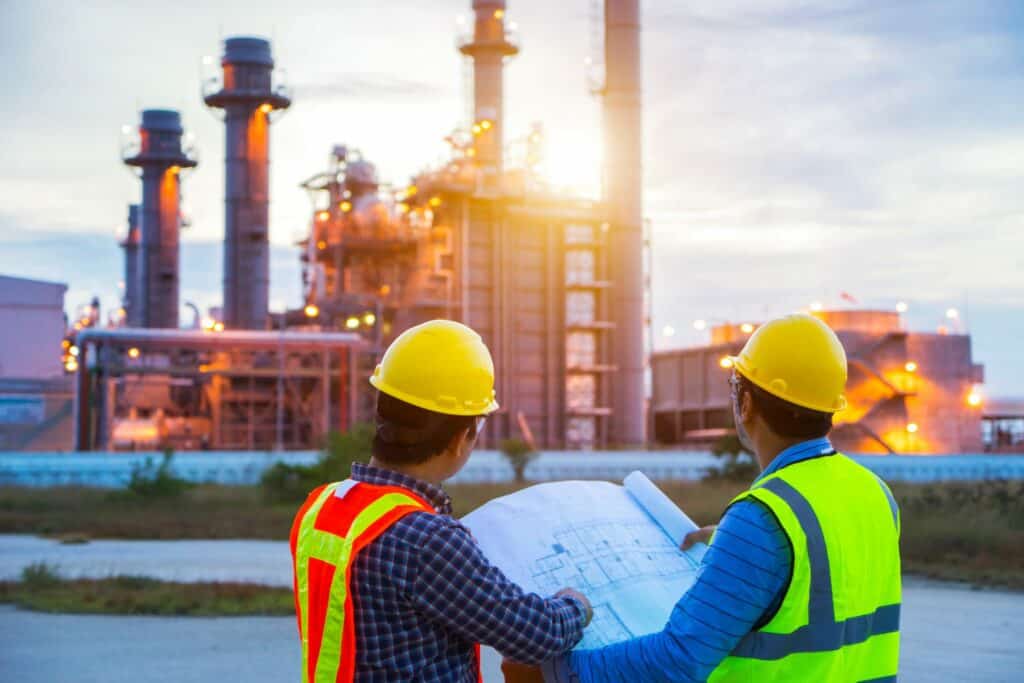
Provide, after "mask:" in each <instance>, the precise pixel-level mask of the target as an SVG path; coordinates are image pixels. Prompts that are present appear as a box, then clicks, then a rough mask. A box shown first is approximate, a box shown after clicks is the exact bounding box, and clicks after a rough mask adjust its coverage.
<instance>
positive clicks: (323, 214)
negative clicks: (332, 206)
mask: <svg viewBox="0 0 1024 683" xmlns="http://www.w3.org/2000/svg"><path fill="white" fill-rule="evenodd" d="M330 217H331V212H330V211H319V212H317V214H316V219H317V220H318V221H325V220H327V219H328V218H330Z"/></svg>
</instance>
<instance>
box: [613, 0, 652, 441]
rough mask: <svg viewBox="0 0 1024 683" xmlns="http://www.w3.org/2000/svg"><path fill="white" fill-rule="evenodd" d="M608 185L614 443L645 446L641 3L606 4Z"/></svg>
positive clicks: (616, 1)
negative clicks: (613, 369)
mask: <svg viewBox="0 0 1024 683" xmlns="http://www.w3.org/2000/svg"><path fill="white" fill-rule="evenodd" d="M604 17H605V29H604V30H605V32H604V49H605V69H606V76H605V91H604V129H605V130H604V134H605V145H604V149H605V155H606V160H605V173H606V177H605V188H606V190H605V191H606V192H607V200H608V213H609V218H610V223H611V277H612V281H613V282H614V284H615V287H614V290H613V293H612V319H613V320H614V322H615V334H614V335H613V337H614V339H613V342H612V343H613V356H614V362H615V365H616V366H617V367H618V372H617V373H616V375H615V378H614V381H613V383H612V396H613V400H612V405H613V406H615V411H614V413H613V414H612V422H611V430H612V433H611V441H612V442H613V443H617V444H622V445H635V444H642V443H643V442H644V432H645V430H644V348H643V335H644V290H643V196H642V192H643V187H642V168H641V165H642V152H643V141H642V131H641V98H640V2H639V0H605V5H604Z"/></svg>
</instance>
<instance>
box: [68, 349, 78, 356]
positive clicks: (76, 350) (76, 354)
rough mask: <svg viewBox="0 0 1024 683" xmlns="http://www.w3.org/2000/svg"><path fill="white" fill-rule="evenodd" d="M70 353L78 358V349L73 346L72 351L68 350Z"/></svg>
mask: <svg viewBox="0 0 1024 683" xmlns="http://www.w3.org/2000/svg"><path fill="white" fill-rule="evenodd" d="M68 353H70V354H71V355H72V356H74V357H75V358H78V347H77V346H72V347H71V348H70V349H68Z"/></svg>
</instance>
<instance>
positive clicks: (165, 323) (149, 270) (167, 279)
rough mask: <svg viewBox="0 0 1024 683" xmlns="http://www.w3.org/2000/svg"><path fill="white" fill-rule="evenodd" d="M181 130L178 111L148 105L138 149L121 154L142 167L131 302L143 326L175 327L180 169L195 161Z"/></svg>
mask: <svg viewBox="0 0 1024 683" xmlns="http://www.w3.org/2000/svg"><path fill="white" fill-rule="evenodd" d="M183 132H184V131H183V130H182V127H181V115H180V114H179V113H178V112H176V111H173V110H170V109H147V110H145V111H143V112H142V123H141V124H140V125H139V143H140V144H139V146H138V149H132V150H131V151H129V152H128V154H127V155H126V156H125V158H124V163H125V164H127V165H128V166H132V167H134V168H138V169H140V171H141V176H142V203H141V211H140V213H141V221H140V239H139V254H138V257H137V266H136V267H137V268H138V274H137V277H136V281H137V282H138V290H137V296H136V304H135V308H136V309H137V310H136V320H137V322H138V325H139V326H141V327H177V326H178V230H179V228H180V226H181V209H180V200H181V189H180V179H179V173H180V171H181V169H183V168H192V167H194V166H195V165H196V161H195V159H193V158H191V157H190V156H189V154H187V153H186V151H185V150H184V149H182V146H181V136H182V133H183ZM128 286H129V285H128V281H127V280H126V281H125V287H128Z"/></svg>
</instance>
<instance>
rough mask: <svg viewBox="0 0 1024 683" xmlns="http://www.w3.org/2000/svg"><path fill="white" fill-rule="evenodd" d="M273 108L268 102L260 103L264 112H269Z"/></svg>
mask: <svg viewBox="0 0 1024 683" xmlns="http://www.w3.org/2000/svg"><path fill="white" fill-rule="evenodd" d="M271 109H273V107H272V106H270V104H269V103H267V102H264V103H263V104H261V105H260V111H261V112H263V113H264V114H269V113H270V110H271Z"/></svg>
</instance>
